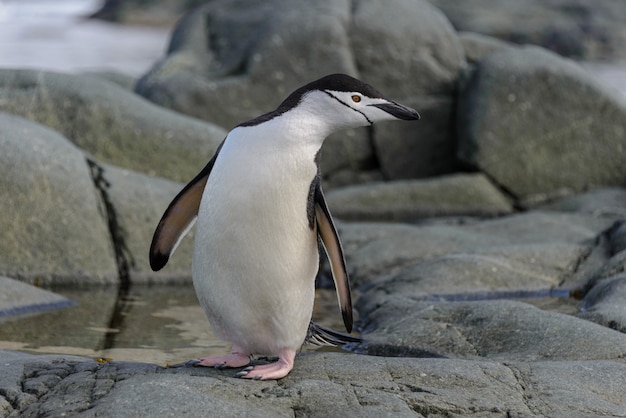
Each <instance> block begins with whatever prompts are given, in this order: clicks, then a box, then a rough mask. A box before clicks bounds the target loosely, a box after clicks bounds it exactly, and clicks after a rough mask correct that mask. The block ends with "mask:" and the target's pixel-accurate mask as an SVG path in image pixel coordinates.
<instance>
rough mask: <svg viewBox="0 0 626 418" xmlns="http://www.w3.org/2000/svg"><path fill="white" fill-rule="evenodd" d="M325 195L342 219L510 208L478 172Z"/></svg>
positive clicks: (492, 213)
mask: <svg viewBox="0 0 626 418" xmlns="http://www.w3.org/2000/svg"><path fill="white" fill-rule="evenodd" d="M327 199H328V205H329V207H330V209H331V211H332V213H333V215H334V216H336V217H339V218H342V219H345V220H361V221H363V220H368V221H411V220H417V219H420V218H427V217H433V216H460V215H466V216H496V215H502V214H507V213H511V212H512V211H513V208H512V206H511V203H510V202H509V201H508V200H507V198H506V197H505V196H504V195H503V194H502V193H500V191H499V190H498V189H496V188H495V187H494V186H493V185H492V184H491V183H490V182H489V180H488V179H487V178H486V177H485V176H483V175H481V174H457V175H450V176H442V177H438V178H433V179H427V180H396V181H393V182H387V183H374V184H364V185H359V186H351V187H346V188H342V189H335V190H332V191H330V192H328V193H327Z"/></svg>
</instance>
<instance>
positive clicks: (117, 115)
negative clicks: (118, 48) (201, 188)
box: [0, 70, 226, 181]
mask: <svg viewBox="0 0 626 418" xmlns="http://www.w3.org/2000/svg"><path fill="white" fill-rule="evenodd" d="M0 111H4V112H8V113H12V114H15V115H19V116H22V117H24V118H27V119H30V120H32V121H34V122H38V123H41V124H43V125H46V126H48V127H50V128H52V129H54V130H56V131H58V132H60V133H61V134H63V135H64V136H65V137H66V138H68V139H70V140H71V141H72V142H74V143H75V144H76V145H78V146H79V147H80V148H82V149H83V150H84V151H87V152H89V153H90V154H92V155H93V156H94V157H95V158H97V159H99V160H100V161H103V162H108V163H111V164H115V165H118V166H121V167H125V168H129V169H133V170H136V171H140V172H143V173H147V174H151V175H159V176H162V177H166V178H170V179H174V180H179V181H188V180H189V179H191V178H193V176H194V175H195V174H196V173H197V172H199V171H200V170H201V169H202V167H203V166H204V165H205V164H206V163H207V161H208V160H209V159H210V158H211V156H212V155H213V153H214V152H215V149H216V148H217V146H218V145H219V143H220V142H221V141H222V139H224V136H225V134H226V133H225V131H224V130H222V129H221V128H218V127H217V126H215V125H212V124H208V123H204V122H201V121H199V120H196V119H193V118H190V117H187V116H184V115H179V114H176V113H175V112H172V111H170V110H167V109H163V108H161V107H159V106H155V105H154V104H153V103H150V102H149V101H147V100H144V99H143V98H141V97H139V96H137V95H135V94H133V93H132V92H129V91H128V90H126V89H124V88H123V87H121V86H119V85H118V84H115V83H112V82H109V81H106V80H103V79H101V78H98V77H93V76H80V75H68V74H57V73H50V72H43V71H34V70H0Z"/></svg>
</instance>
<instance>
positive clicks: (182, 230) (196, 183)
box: [150, 142, 224, 271]
mask: <svg viewBox="0 0 626 418" xmlns="http://www.w3.org/2000/svg"><path fill="white" fill-rule="evenodd" d="M223 143H224V142H222V144H223ZM222 144H220V146H219V147H218V148H217V151H215V154H214V155H213V157H212V158H211V160H210V161H209V162H208V164H207V165H206V166H205V167H204V168H203V169H202V171H200V173H198V175H197V176H196V177H194V179H193V180H191V181H190V182H189V184H187V185H186V186H185V187H184V188H183V190H181V191H180V193H178V195H176V197H175V198H174V200H172V203H170V205H169V206H168V207H167V209H166V210H165V213H164V214H163V217H162V218H161V221H160V222H159V225H158V226H157V228H156V230H155V231H154V236H153V237H152V244H151V245H150V267H151V268H152V270H154V271H159V270H161V269H162V268H163V267H164V266H165V265H166V264H167V261H168V260H169V259H170V256H171V255H172V254H173V253H174V251H175V250H176V247H178V244H180V241H181V240H182V239H183V238H184V236H185V235H187V232H189V230H190V229H191V227H192V226H193V224H194V223H195V221H196V218H197V216H198V210H199V209H200V201H201V200H202V193H203V192H204V187H205V186H206V182H207V179H208V178H209V174H211V170H212V169H213V165H214V164H215V159H216V158H217V155H218V153H219V152H220V149H221V148H222Z"/></svg>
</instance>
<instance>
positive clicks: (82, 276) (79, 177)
mask: <svg viewBox="0 0 626 418" xmlns="http://www.w3.org/2000/svg"><path fill="white" fill-rule="evenodd" d="M0 125H2V127H3V128H2V130H1V131H0V148H1V149H2V152H1V153H0V170H2V173H1V175H0V190H2V191H3V193H4V196H5V198H4V199H2V201H1V202H0V205H1V206H2V210H1V211H0V212H1V213H2V214H3V216H1V217H0V230H1V231H2V237H3V239H2V240H1V241H0V274H2V275H6V276H9V277H14V278H19V279H20V280H24V281H27V282H31V283H33V282H37V283H55V284H61V283H64V284H70V283H71V284H74V285H81V284H82V285H85V284H94V283H112V282H116V281H117V280H118V270H117V265H116V261H115V256H114V252H113V247H112V244H111V236H110V232H109V229H108V226H107V220H106V219H105V216H104V215H103V206H102V202H101V201H100V200H99V196H98V194H97V193H96V191H95V187H94V181H93V179H92V177H91V174H90V171H89V168H88V166H87V163H86V160H85V157H84V155H83V153H82V152H81V151H80V150H79V149H78V148H76V147H75V146H74V145H73V144H72V143H71V142H69V141H68V140H66V139H65V138H63V137H62V136H61V135H59V134H58V133H56V132H54V131H51V130H50V129H47V128H45V127H43V126H41V125H38V124H35V123H32V122H29V121H27V120H25V119H22V118H19V117H16V116H12V115H7V114H4V113H0Z"/></svg>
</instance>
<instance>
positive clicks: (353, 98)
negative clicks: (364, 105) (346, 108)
mask: <svg viewBox="0 0 626 418" xmlns="http://www.w3.org/2000/svg"><path fill="white" fill-rule="evenodd" d="M352 101H353V102H354V103H358V102H360V101H361V96H359V95H356V94H354V95H353V96H352Z"/></svg>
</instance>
